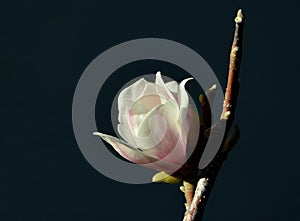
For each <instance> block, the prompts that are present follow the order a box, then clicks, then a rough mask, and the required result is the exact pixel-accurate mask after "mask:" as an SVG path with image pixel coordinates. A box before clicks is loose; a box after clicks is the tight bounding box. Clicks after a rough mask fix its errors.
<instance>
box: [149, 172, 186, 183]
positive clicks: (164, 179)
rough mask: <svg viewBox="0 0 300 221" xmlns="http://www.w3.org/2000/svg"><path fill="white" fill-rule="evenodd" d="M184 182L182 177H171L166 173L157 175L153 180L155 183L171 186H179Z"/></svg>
mask: <svg viewBox="0 0 300 221" xmlns="http://www.w3.org/2000/svg"><path fill="white" fill-rule="evenodd" d="M181 181H182V177H181V176H179V175H173V174H172V175H170V174H168V173H166V172H164V171H162V172H159V173H157V174H155V175H154V176H153V178H152V182H154V183H169V184H177V183H180V182H181Z"/></svg>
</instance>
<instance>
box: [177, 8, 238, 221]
mask: <svg viewBox="0 0 300 221" xmlns="http://www.w3.org/2000/svg"><path fill="white" fill-rule="evenodd" d="M234 21H235V33H234V39H233V43H232V47H231V53H230V62H229V72H228V82H227V87H226V93H225V99H224V103H223V111H222V114H221V120H220V122H224V121H227V122H226V131H225V136H224V140H223V142H222V146H221V148H220V150H219V152H218V153H217V155H216V157H215V158H214V159H213V161H212V162H211V163H210V164H209V165H208V166H207V167H206V168H204V169H203V170H202V171H201V177H200V179H199V181H198V183H197V188H196V190H195V193H194V197H193V200H192V202H191V203H190V205H189V206H188V208H187V210H186V212H185V215H184V219H183V220H184V221H200V220H201V219H202V216H203V213H204V209H205V205H206V202H207V200H208V197H209V195H210V192H211V190H212V187H213V185H214V183H215V180H216V178H217V176H218V173H219V171H220V169H221V167H222V164H223V162H224V160H225V159H226V157H227V154H228V152H229V151H230V150H231V149H232V146H233V145H234V144H235V141H236V140H237V139H238V136H239V133H238V129H236V128H235V130H234V132H233V133H232V134H231V135H230V136H228V133H229V130H230V129H231V125H232V122H233V119H234V113H235V108H236V102H237V97H238V90H239V80H238V79H239V70H240V64H241V58H242V37H243V26H244V15H243V13H242V10H241V9H240V10H238V12H237V16H236V18H235V20H234ZM227 136H228V137H227ZM189 200H190V199H189Z"/></svg>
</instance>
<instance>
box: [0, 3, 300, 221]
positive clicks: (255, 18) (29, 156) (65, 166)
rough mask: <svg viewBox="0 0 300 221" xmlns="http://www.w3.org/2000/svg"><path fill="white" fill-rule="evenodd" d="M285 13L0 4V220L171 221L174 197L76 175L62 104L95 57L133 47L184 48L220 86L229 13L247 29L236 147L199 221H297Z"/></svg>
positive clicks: (295, 126)
mask: <svg viewBox="0 0 300 221" xmlns="http://www.w3.org/2000/svg"><path fill="white" fill-rule="evenodd" d="M297 7H298V8H299V3H298V2H297V1H292V0H290V1H278V0H277V1H276V0H273V1H269V2H262V1H258V0H256V1H254V0H252V1H191V2H190V1H181V2H175V1H135V2H129V1H125V2H124V1H123V2H121V1H120V2H108V1H107V2H100V1H57V2H56V1H38V0H36V1H9V2H6V3H1V9H0V10H1V13H0V23H1V26H0V44H1V46H0V62H1V65H0V67H1V74H0V76H1V89H0V90H1V124H0V125H1V126H0V127H1V139H0V146H1V154H0V158H1V160H0V177H1V178H0V179H1V180H0V220H97V221H98V220H113V221H118V220H132V221H140V220H144V221H148V220H149V221H150V220H157V221H158V220H181V218H182V215H183V212H184V206H183V202H184V199H183V196H182V194H181V192H180V191H179V189H178V185H163V184H147V185H128V184H122V183H117V182H115V181H112V180H110V179H108V178H106V177H104V176H103V175H101V174H100V173H98V172H97V171H96V170H94V169H93V168H92V167H91V166H90V165H89V164H88V162H87V161H86V160H85V159H84V157H83V156H82V154H81V152H80V150H79V148H78V146H77V144H76V141H75V138H74V135H73V130H72V122H71V108H72V98H73V93H74V90H75V87H76V84H77V82H78V80H79V78H80V76H81V74H82V72H83V70H84V69H85V68H86V67H87V65H88V64H89V63H90V62H91V61H92V60H93V59H94V58H95V57H96V56H98V55H99V54H100V53H101V52H103V51H104V50H106V49H108V48H110V47H112V46H114V45H115V44H118V43H122V42H124V41H127V40H131V39H136V38H144V37H155V38H166V39H170V40H174V41H178V42H180V43H183V44H185V45H187V46H189V47H191V48H193V49H194V50H195V51H197V52H198V53H199V54H200V55H201V56H203V58H204V59H205V60H206V61H207V62H208V63H209V64H210V66H211V67H212V69H213V70H214V72H215V73H216V74H217V76H218V78H219V80H220V82H221V84H222V85H224V86H225V83H226V75H227V66H228V54H229V49H230V45H231V41H232V34H233V25H234V24H233V18H234V16H235V13H236V10H237V9H238V8H243V10H244V12H245V14H246V17H247V22H246V26H245V38H244V57H243V62H242V68H241V77H240V79H241V89H240V95H239V102H238V110H237V113H236V120H235V122H236V123H237V124H238V125H239V126H240V129H241V138H240V141H239V143H238V145H237V146H236V148H235V149H234V150H233V151H232V153H231V154H230V156H229V158H228V160H227V161H226V163H225V164H224V167H223V168H222V170H221V172H220V175H219V177H218V180H217V182H216V185H215V187H214V190H213V192H212V195H211V198H210V200H209V202H208V205H207V207H206V213H205V216H204V220H233V221H235V220H243V221H247V220H251V221H252V220H255V221H260V220H264V221H266V220H268V221H269V220H270V221H271V220H272V221H275V220H298V219H299V212H298V211H296V209H298V208H299V185H300V182H299V171H298V168H299V166H298V163H299V160H300V150H299V142H298V138H299V135H298V134H299V114H300V111H299V104H298V100H299V95H300V93H299V87H298V82H299V69H298V64H299V62H298V58H299V45H298V43H299V42H297V41H298V40H299V24H298V22H299V19H298V15H297V10H296V9H297ZM153 68H154V69H155V70H156V69H157V68H159V67H153ZM137 71H140V68H138V69H137ZM140 74H144V73H140ZM107 99H108V100H110V99H111V98H107ZM98 114H99V113H98ZM100 114H101V113H100Z"/></svg>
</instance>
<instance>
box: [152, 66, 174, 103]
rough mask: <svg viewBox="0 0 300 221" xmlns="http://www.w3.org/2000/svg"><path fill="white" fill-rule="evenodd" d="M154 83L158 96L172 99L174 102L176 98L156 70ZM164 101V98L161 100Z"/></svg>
mask: <svg viewBox="0 0 300 221" xmlns="http://www.w3.org/2000/svg"><path fill="white" fill-rule="evenodd" d="M155 84H156V85H158V86H159V87H157V93H158V94H159V95H160V97H164V98H166V100H169V99H170V100H172V101H173V102H176V98H175V97H174V96H173V94H172V93H171V91H170V90H169V88H168V87H167V86H166V84H165V82H164V81H163V79H162V78H161V73H160V71H158V72H157V73H156V78H155ZM162 102H163V103H164V100H162Z"/></svg>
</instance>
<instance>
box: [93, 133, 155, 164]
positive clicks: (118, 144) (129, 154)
mask: <svg viewBox="0 0 300 221" xmlns="http://www.w3.org/2000/svg"><path fill="white" fill-rule="evenodd" d="M93 135H97V136H100V137H101V138H102V139H103V140H105V141H106V142H107V143H109V144H110V145H111V146H112V147H113V148H114V149H115V150H116V151H117V152H118V153H119V154H120V155H121V156H122V157H124V158H125V159H127V160H129V161H131V162H133V163H138V164H146V163H152V162H154V161H156V159H154V158H152V157H149V156H147V155H146V154H144V153H143V152H142V150H139V149H138V148H135V147H132V146H130V145H129V144H128V143H126V142H124V141H123V140H120V139H119V138H116V137H113V136H110V135H107V134H103V133H99V132H94V133H93Z"/></svg>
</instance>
